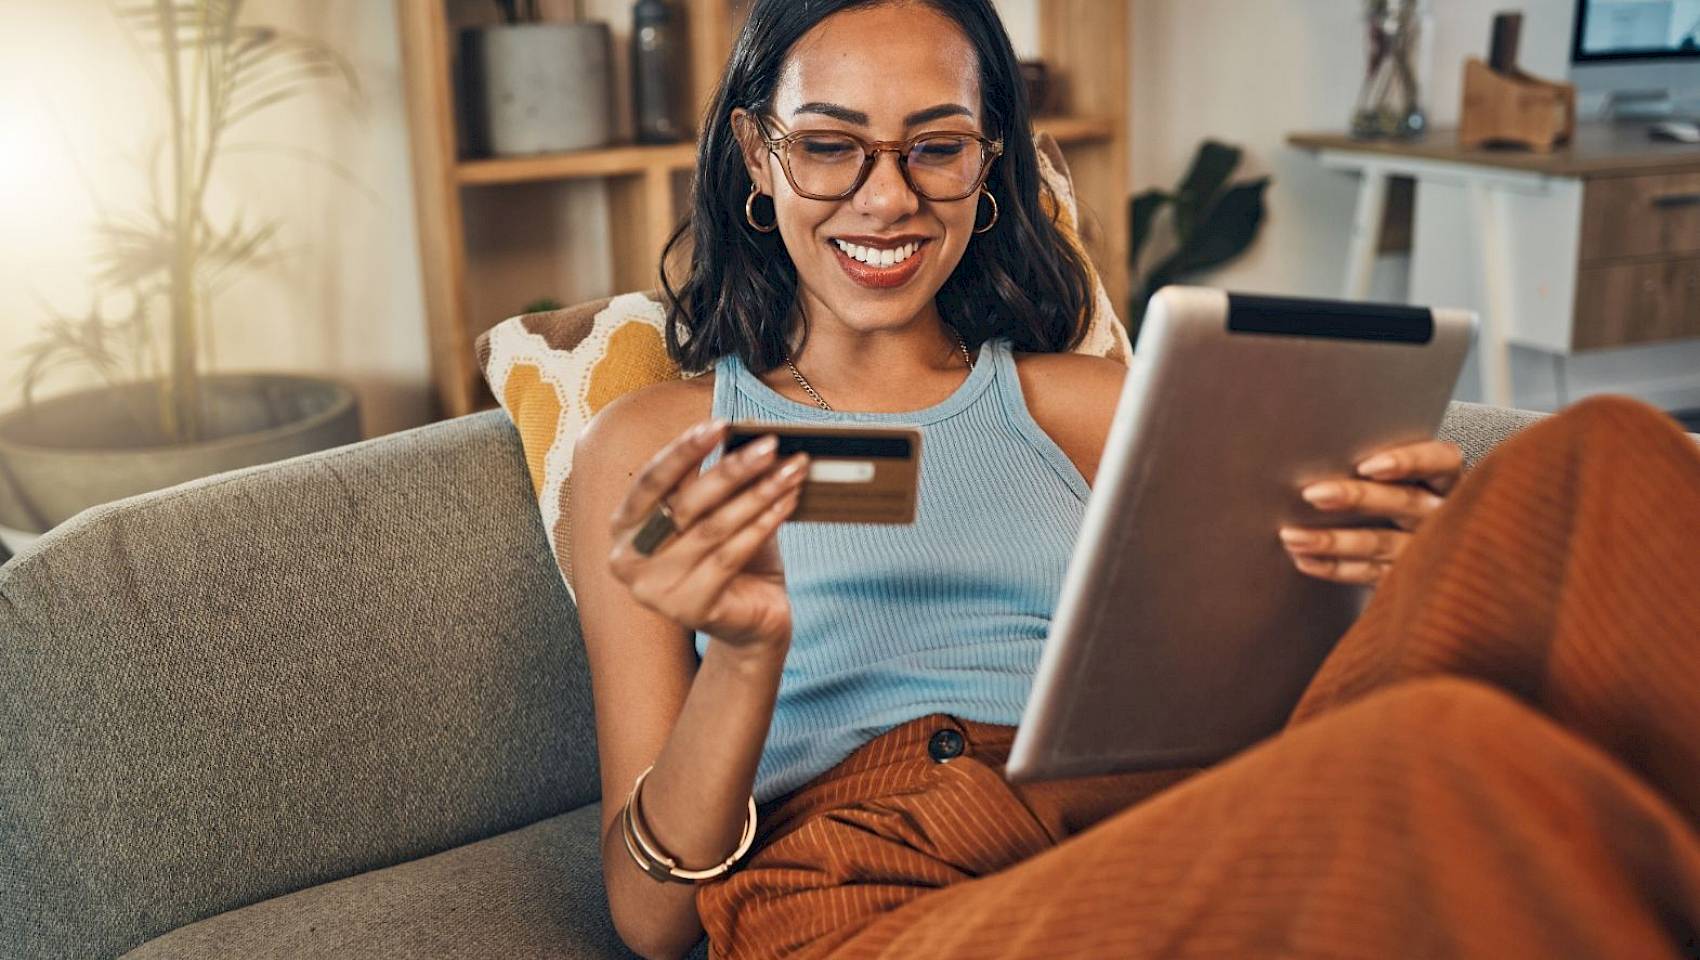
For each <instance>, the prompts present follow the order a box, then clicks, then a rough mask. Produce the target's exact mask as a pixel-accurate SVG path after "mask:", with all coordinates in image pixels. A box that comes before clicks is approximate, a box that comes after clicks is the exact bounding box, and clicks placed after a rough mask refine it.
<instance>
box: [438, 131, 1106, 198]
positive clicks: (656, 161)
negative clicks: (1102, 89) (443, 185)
mask: <svg viewBox="0 0 1700 960" xmlns="http://www.w3.org/2000/svg"><path fill="white" fill-rule="evenodd" d="M1033 128H1034V130H1036V131H1039V132H1042V133H1049V134H1050V135H1051V136H1053V137H1056V138H1057V143H1059V144H1062V145H1064V146H1068V145H1070V144H1079V143H1091V142H1094V141H1103V142H1108V141H1110V140H1112V139H1113V138H1114V137H1115V122H1114V120H1113V119H1112V118H1110V117H1039V118H1037V119H1035V120H1034V122H1033ZM696 159H697V155H696V145H695V144H692V143H670V144H665V145H662V146H640V145H634V144H627V145H623V146H615V147H603V148H600V149H596V150H573V151H570V152H567V153H539V154H532V155H529V156H523V157H497V158H493V159H487V160H462V161H461V162H460V163H458V164H456V165H455V179H456V181H458V182H459V183H460V184H461V186H466V187H478V186H493V185H496V184H503V183H531V182H536V181H542V180H580V179H588V178H593V177H625V176H639V175H642V174H645V173H648V172H649V171H651V170H653V169H656V168H660V169H664V170H670V171H671V170H677V171H683V170H689V169H691V167H693V166H695V165H696Z"/></svg>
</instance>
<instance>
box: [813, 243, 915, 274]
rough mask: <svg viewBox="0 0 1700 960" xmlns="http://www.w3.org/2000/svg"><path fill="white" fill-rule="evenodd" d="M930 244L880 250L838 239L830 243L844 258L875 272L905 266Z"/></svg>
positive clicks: (907, 245) (908, 244)
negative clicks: (904, 264)
mask: <svg viewBox="0 0 1700 960" xmlns="http://www.w3.org/2000/svg"><path fill="white" fill-rule="evenodd" d="M930 242H931V241H929V240H911V241H910V242H908V243H905V244H903V245H902V246H898V247H890V248H880V247H866V246H862V245H861V244H857V243H847V242H845V241H843V240H837V239H834V240H832V241H830V243H831V244H832V245H833V246H835V247H837V248H838V251H839V252H840V253H842V254H844V256H846V257H848V258H849V259H851V260H854V261H856V262H857V263H860V264H863V265H864V266H867V267H870V268H873V269H875V270H883V269H887V268H890V267H895V266H899V265H901V264H903V263H904V262H906V261H907V260H908V259H909V258H910V257H913V256H914V255H915V253H916V252H917V251H919V250H920V249H921V248H922V247H923V246H926V245H927V244H928V243H930Z"/></svg>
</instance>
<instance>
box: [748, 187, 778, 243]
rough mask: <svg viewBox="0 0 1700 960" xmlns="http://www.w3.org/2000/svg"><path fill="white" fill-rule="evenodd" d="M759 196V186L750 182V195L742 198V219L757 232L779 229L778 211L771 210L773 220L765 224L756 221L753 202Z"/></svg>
mask: <svg viewBox="0 0 1700 960" xmlns="http://www.w3.org/2000/svg"><path fill="white" fill-rule="evenodd" d="M759 196H761V188H760V187H758V186H756V185H755V184H753V183H752V184H750V195H749V196H748V197H745V198H744V220H745V221H746V222H747V223H749V225H750V228H751V229H753V230H755V232H757V233H772V232H773V231H775V230H778V229H779V211H778V210H775V211H773V222H772V223H770V224H768V225H767V226H765V227H764V226H762V225H761V224H759V223H757V222H756V210H755V204H756V198H757V197H759Z"/></svg>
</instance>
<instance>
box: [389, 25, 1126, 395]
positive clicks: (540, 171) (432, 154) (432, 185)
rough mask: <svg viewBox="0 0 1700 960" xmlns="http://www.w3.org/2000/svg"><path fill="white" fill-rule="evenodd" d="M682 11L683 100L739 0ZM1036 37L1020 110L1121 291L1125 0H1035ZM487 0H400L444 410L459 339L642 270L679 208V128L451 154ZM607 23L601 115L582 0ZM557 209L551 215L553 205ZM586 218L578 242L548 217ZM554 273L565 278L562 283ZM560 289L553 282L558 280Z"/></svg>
mask: <svg viewBox="0 0 1700 960" xmlns="http://www.w3.org/2000/svg"><path fill="white" fill-rule="evenodd" d="M676 2H678V3H679V6H680V8H681V9H682V10H683V12H684V13H685V15H686V18H687V22H688V24H689V32H690V43H689V47H690V50H691V58H692V62H691V65H690V69H689V76H690V82H691V94H692V103H693V105H694V107H693V111H694V113H697V114H700V113H701V111H702V109H703V108H704V107H706V105H707V103H708V99H709V96H710V95H711V94H712V92H713V89H714V85H715V84H716V83H717V82H718V80H719V77H720V71H721V68H722V67H723V66H724V64H725V60H726V57H727V56H728V55H729V54H730V52H731V47H732V41H733V39H734V30H735V28H736V27H737V25H738V23H739V22H740V20H741V14H742V11H743V9H744V8H745V7H746V3H745V2H744V0H676ZM1037 3H1038V6H1039V13H1040V17H1039V24H1040V51H1041V56H1042V57H1043V58H1044V59H1045V60H1046V62H1047V63H1049V64H1050V66H1051V69H1052V72H1053V74H1054V75H1055V76H1057V77H1058V80H1059V83H1060V87H1061V92H1060V95H1059V101H1060V102H1062V103H1063V104H1065V105H1066V114H1065V115H1062V116H1054V117H1051V116H1047V117H1042V118H1039V119H1037V120H1036V121H1035V124H1034V126H1035V129H1036V130H1039V131H1048V132H1049V133H1051V135H1052V136H1054V137H1056V139H1057V141H1058V143H1060V144H1062V145H1063V148H1064V152H1065V153H1066V154H1067V156H1068V161H1069V165H1070V168H1071V169H1072V171H1073V173H1074V178H1075V184H1076V188H1077V190H1078V192H1079V195H1080V202H1081V205H1082V207H1083V212H1084V218H1083V219H1084V220H1085V226H1084V233H1085V237H1086V243H1087V248H1088V250H1089V251H1090V252H1091V253H1092V256H1093V259H1094V261H1095V262H1096V263H1097V265H1098V267H1099V269H1100V271H1101V273H1102V274H1103V277H1104V284H1105V287H1106V288H1107V289H1108V290H1109V292H1110V296H1111V300H1112V302H1115V303H1117V304H1118V305H1119V304H1121V303H1122V302H1123V301H1124V300H1125V297H1126V291H1127V267H1126V261H1127V197H1128V179H1127V178H1128V175H1127V168H1128V145H1127V119H1128V110H1127V96H1128V61H1127V54H1126V43H1125V40H1124V39H1123V38H1125V37H1126V36H1127V5H1126V4H1125V3H1119V2H1111V0H1037ZM490 6H491V5H490V4H488V3H487V2H473V0H400V2H399V3H397V5H396V9H397V16H398V17H399V20H400V28H401V30H400V32H401V39H402V55H403V69H404V74H405V82H406V89H407V106H408V117H409V126H410V132H411V140H412V150H413V170H414V194H415V202H416V206H417V214H418V221H419V237H420V257H421V265H422V267H423V270H422V273H423V276H424V281H425V306H426V316H427V324H428V334H429V337H430V345H431V368H432V378H433V381H434V383H435V386H436V398H437V408H438V411H439V413H440V414H441V415H443V416H460V415H463V414H466V413H471V412H473V411H475V410H479V409H484V408H486V407H488V406H490V405H491V404H493V403H494V399H493V398H492V397H491V396H490V394H489V392H488V389H487V388H486V387H485V385H484V381H483V377H482V375H481V374H480V373H479V371H478V366H477V360H476V358H475V357H474V355H473V349H472V344H473V341H474V340H475V339H477V337H478V335H479V334H480V333H482V332H483V331H484V330H485V329H487V328H488V327H490V326H492V325H493V324H495V323H497V322H499V321H500V320H502V319H504V318H505V317H507V316H509V315H511V314H512V313H514V312H516V311H517V310H518V309H519V307H520V304H522V303H523V302H525V301H527V300H530V299H531V298H533V297H536V296H544V295H548V296H553V297H555V298H556V299H559V300H561V301H563V302H568V303H571V302H576V301H581V300H588V299H592V298H595V297H598V296H607V295H609V294H612V293H617V292H621V291H625V290H640V289H648V288H650V287H653V286H654V285H655V270H656V263H657V261H658V260H659V258H660V254H661V249H662V246H663V245H664V244H665V242H666V239H667V237H668V235H670V234H671V233H672V231H673V228H674V227H675V225H676V224H677V223H678V220H679V217H680V216H681V215H682V207H683V204H684V202H685V200H686V198H687V196H688V194H687V191H688V186H689V177H690V172H691V169H692V166H693V164H694V163H695V157H696V151H695V146H694V145H693V144H690V143H682V144H672V145H666V146H638V145H632V144H626V145H616V146H610V147H605V148H601V149H596V150H581V151H574V152H570V153H557V154H537V155H531V156H524V157H501V158H470V157H467V156H465V151H464V147H463V138H462V136H461V135H460V129H461V127H460V119H459V117H457V115H456V104H457V103H458V98H457V96H456V92H455V91H456V85H455V81H454V77H455V70H456V62H455V50H456V42H455V38H456V35H457V33H458V31H459V29H461V28H464V27H467V26H474V25H478V24H480V23H483V22H488V12H487V10H486V9H485V8H487V7H490ZM586 6H587V7H589V10H588V11H587V12H588V15H590V16H592V17H594V18H596V19H600V20H605V21H607V22H608V23H609V24H610V25H611V26H612V27H613V32H614V51H615V54H616V64H615V77H614V84H613V86H614V89H615V91H616V93H615V110H616V114H617V116H618V115H621V114H623V113H626V112H629V111H626V105H625V97H624V96H623V95H622V92H623V91H624V90H625V89H626V74H625V69H626V65H625V63H624V59H623V54H624V51H625V49H626V46H627V39H628V38H627V33H626V31H627V30H629V28H630V3H629V2H627V0H591V2H590V3H588V4H586ZM563 210H564V211H567V213H566V214H565V215H563V212H562V211H563ZM592 218H594V219H595V220H596V222H597V223H598V224H602V223H603V222H604V221H605V225H600V226H598V227H596V228H595V229H594V230H591V231H590V232H591V234H592V236H593V238H594V239H593V240H592V241H591V245H592V246H599V247H600V249H597V250H594V251H593V252H594V253H595V254H597V256H595V257H585V256H581V254H582V252H583V248H584V247H585V245H586V244H585V242H584V241H583V240H582V238H580V242H579V243H578V244H577V245H576V246H575V244H574V242H573V241H574V237H573V236H571V235H570V231H564V230H563V228H562V227H561V223H562V222H563V221H566V220H571V221H572V222H573V223H574V224H577V225H578V226H576V227H575V228H574V229H577V230H578V231H579V232H581V233H582V232H584V230H585V228H584V227H583V226H582V223H583V222H588V221H589V220H591V219H592ZM604 258H605V259H606V264H607V270H606V271H605V272H606V274H607V275H606V276H605V277H601V278H593V279H588V280H587V279H585V278H584V277H583V276H575V277H571V278H563V277H562V275H561V270H562V269H563V266H562V265H563V264H564V263H568V262H573V263H581V262H582V261H590V260H596V261H600V260H602V259H604ZM569 281H570V282H569ZM569 286H570V287H572V289H562V288H563V287H569Z"/></svg>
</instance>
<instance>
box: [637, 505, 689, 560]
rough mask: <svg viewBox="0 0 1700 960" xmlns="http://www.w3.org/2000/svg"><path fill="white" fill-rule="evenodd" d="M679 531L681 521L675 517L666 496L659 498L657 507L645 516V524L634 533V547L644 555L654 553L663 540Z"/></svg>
mask: <svg viewBox="0 0 1700 960" xmlns="http://www.w3.org/2000/svg"><path fill="white" fill-rule="evenodd" d="M678 532H679V523H678V521H677V520H675V519H674V518H673V511H672V509H671V508H670V507H668V506H667V500H666V499H665V498H663V499H661V500H657V501H656V503H655V509H654V510H651V511H650V512H649V516H648V517H646V518H644V521H643V526H641V527H639V528H638V532H637V533H635V534H633V535H632V547H633V548H635V549H636V550H637V552H638V553H641V554H643V555H644V556H646V557H647V556H649V555H650V554H653V553H654V552H655V551H656V549H657V548H658V547H660V546H661V544H662V542H663V541H665V540H666V539H667V538H668V537H670V536H672V535H673V534H675V533H678Z"/></svg>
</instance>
